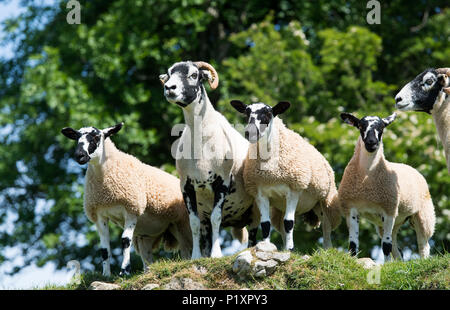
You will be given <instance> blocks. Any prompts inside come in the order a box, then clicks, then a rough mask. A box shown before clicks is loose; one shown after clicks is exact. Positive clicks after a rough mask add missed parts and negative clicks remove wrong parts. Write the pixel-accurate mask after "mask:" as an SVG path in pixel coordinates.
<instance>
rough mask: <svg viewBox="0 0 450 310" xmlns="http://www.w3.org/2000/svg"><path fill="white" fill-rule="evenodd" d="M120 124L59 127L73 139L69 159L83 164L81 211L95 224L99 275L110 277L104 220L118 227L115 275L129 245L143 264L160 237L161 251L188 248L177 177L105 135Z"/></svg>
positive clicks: (126, 268)
mask: <svg viewBox="0 0 450 310" xmlns="http://www.w3.org/2000/svg"><path fill="white" fill-rule="evenodd" d="M122 125H123V123H120V124H117V125H115V126H112V127H110V128H106V129H103V130H99V129H97V128H95V127H84V128H81V129H79V130H75V129H72V128H68V127H66V128H64V129H62V133H63V134H64V135H65V136H66V137H68V138H69V139H72V140H75V141H77V147H76V150H75V160H76V161H77V162H78V163H79V164H81V165H83V164H86V163H89V165H88V168H87V172H86V177H85V184H84V211H85V213H86V215H87V217H88V219H89V220H90V221H92V222H94V223H95V224H96V226H97V231H98V234H99V236H100V253H101V256H102V259H103V274H104V275H105V276H110V275H111V268H110V257H111V249H110V244H109V240H110V238H109V228H108V221H109V220H111V221H112V222H114V223H115V224H117V225H119V226H120V227H122V228H123V229H124V231H123V234H122V247H123V261H122V266H121V272H120V273H121V274H129V273H130V269H131V267H130V247H131V244H132V243H133V245H134V246H135V249H136V251H137V253H138V254H139V255H140V256H141V258H142V261H143V264H144V268H145V269H146V268H147V267H148V264H150V263H152V261H153V256H152V251H153V250H154V249H157V248H159V244H160V241H161V240H164V245H165V247H166V250H172V251H173V250H176V249H177V248H178V247H179V248H180V251H181V256H182V257H183V258H188V257H189V253H190V251H191V249H192V239H191V231H190V227H189V218H188V213H187V211H186V207H185V205H184V203H183V197H182V195H181V191H180V188H179V180H178V179H177V178H176V177H174V176H172V175H171V174H169V173H166V172H164V171H162V170H160V169H157V168H155V167H152V166H149V165H146V164H144V163H142V162H141V161H139V160H138V159H137V158H136V157H134V156H132V155H129V154H126V153H124V152H121V151H120V150H118V149H117V148H116V147H115V145H114V143H113V142H112V141H111V139H110V136H111V135H112V134H115V133H117V132H118V131H119V130H120V129H121V128H122Z"/></svg>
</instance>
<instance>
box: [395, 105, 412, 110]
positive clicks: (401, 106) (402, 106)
mask: <svg viewBox="0 0 450 310" xmlns="http://www.w3.org/2000/svg"><path fill="white" fill-rule="evenodd" d="M408 106H409V103H403V104H401V103H396V104H395V107H396V108H397V109H399V110H403V109H406V108H407V107H408Z"/></svg>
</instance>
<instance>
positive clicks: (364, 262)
mask: <svg viewBox="0 0 450 310" xmlns="http://www.w3.org/2000/svg"><path fill="white" fill-rule="evenodd" d="M356 262H357V263H358V264H360V265H361V266H363V268H364V269H371V268H373V267H375V266H377V263H375V262H374V261H373V260H372V259H371V258H369V257H362V258H358V259H357V260H356Z"/></svg>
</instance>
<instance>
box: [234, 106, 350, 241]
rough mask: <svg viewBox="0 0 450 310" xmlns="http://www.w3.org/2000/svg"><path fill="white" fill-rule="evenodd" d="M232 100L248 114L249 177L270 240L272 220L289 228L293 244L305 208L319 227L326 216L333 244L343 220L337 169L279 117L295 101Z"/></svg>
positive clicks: (246, 172)
mask: <svg viewBox="0 0 450 310" xmlns="http://www.w3.org/2000/svg"><path fill="white" fill-rule="evenodd" d="M230 103H231V105H232V106H233V107H234V108H235V109H236V110H237V111H238V112H240V113H243V114H245V115H246V116H247V118H248V124H247V126H246V128H245V137H246V138H247V139H248V140H249V141H250V143H251V144H250V148H249V152H248V154H247V157H246V160H245V165H244V182H245V188H246V190H247V192H248V193H250V195H252V196H253V197H255V201H256V203H257V205H258V207H259V210H260V213H261V229H262V234H263V238H264V241H266V242H270V227H271V224H272V225H273V226H274V227H275V229H277V230H278V231H279V232H280V233H281V232H282V231H283V228H284V232H283V233H284V235H283V234H282V236H283V241H284V246H285V249H286V250H292V249H293V248H294V241H293V228H294V220H295V217H296V215H300V214H304V216H305V220H306V221H307V222H308V223H309V224H310V225H311V226H313V227H317V226H318V225H319V224H320V221H322V231H323V244H324V247H325V248H329V247H331V246H332V243H331V236H330V234H331V231H332V230H333V229H335V228H336V227H337V226H338V225H339V224H340V222H341V214H340V209H339V200H338V197H337V189H336V184H335V179H334V172H333V169H332V168H331V166H330V165H329V163H328V161H327V160H326V159H325V158H324V157H323V155H322V154H320V152H319V151H318V150H317V149H316V148H315V147H314V146H312V145H311V144H309V143H308V142H307V141H306V140H304V139H303V138H302V137H301V136H300V135H299V134H297V133H295V132H294V131H292V130H290V129H288V128H286V126H285V125H284V123H283V121H282V120H281V119H280V118H278V117H277V116H278V115H280V114H282V113H284V112H285V111H286V110H287V109H288V108H289V106H290V103H289V102H286V101H282V102H279V103H278V104H277V105H275V106H274V107H273V108H272V107H270V106H268V105H266V104H264V103H253V104H250V105H246V104H245V103H243V102H242V101H239V100H233V101H231V102H230ZM270 205H272V209H271V210H270ZM282 212H284V218H283V221H282V220H281V218H282V217H281V213H282ZM270 213H271V214H270Z"/></svg>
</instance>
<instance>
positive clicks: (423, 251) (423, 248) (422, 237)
mask: <svg viewBox="0 0 450 310" xmlns="http://www.w3.org/2000/svg"><path fill="white" fill-rule="evenodd" d="M421 215H422V214H420V213H419V214H415V215H413V216H411V220H410V221H411V224H412V226H413V227H414V230H415V231H416V237H417V246H418V248H419V255H420V257H421V258H427V257H429V256H430V244H429V243H428V239H429V238H431V235H432V233H430V229H429V228H428V229H427V225H425V224H426V220H428V219H425V218H424V217H423V216H422V217H421ZM427 232H428V233H427ZM431 232H432V231H431Z"/></svg>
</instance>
